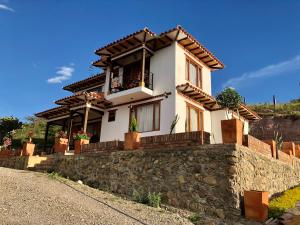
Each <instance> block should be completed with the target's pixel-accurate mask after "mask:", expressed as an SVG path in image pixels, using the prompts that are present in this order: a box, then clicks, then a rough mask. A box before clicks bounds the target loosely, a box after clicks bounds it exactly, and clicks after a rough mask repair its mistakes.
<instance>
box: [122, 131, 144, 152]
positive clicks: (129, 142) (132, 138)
mask: <svg viewBox="0 0 300 225" xmlns="http://www.w3.org/2000/svg"><path fill="white" fill-rule="evenodd" d="M140 139H141V134H140V133H139V132H129V133H125V142H124V149H125V150H133V149H137V148H138V147H139V146H140Z"/></svg>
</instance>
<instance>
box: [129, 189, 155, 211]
mask: <svg viewBox="0 0 300 225" xmlns="http://www.w3.org/2000/svg"><path fill="white" fill-rule="evenodd" d="M132 197H133V200H134V201H135V202H138V203H141V204H145V205H149V206H151V207H154V208H159V207H160V204H161V193H156V192H148V194H141V193H139V192H138V191H136V190H134V191H133V194H132Z"/></svg>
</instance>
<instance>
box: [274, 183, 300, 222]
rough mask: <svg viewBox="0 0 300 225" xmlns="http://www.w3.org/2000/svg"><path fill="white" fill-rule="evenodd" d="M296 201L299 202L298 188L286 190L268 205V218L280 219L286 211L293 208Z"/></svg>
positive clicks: (299, 190) (299, 192) (299, 188)
mask: <svg viewBox="0 0 300 225" xmlns="http://www.w3.org/2000/svg"><path fill="white" fill-rule="evenodd" d="M298 201H300V186H298V187H295V188H292V189H290V190H287V191H285V192H283V194H282V195H280V196H279V197H276V198H274V199H272V200H271V201H270V203H269V217H270V218H271V217H273V218H278V217H280V216H281V215H282V214H283V213H284V212H286V211H287V210H288V209H292V208H294V207H295V206H296V203H297V202H298Z"/></svg>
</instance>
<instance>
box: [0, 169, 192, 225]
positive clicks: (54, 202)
mask: <svg viewBox="0 0 300 225" xmlns="http://www.w3.org/2000/svg"><path fill="white" fill-rule="evenodd" d="M0 224H1V225H8V224H9V225H16V224H20V225H24V224H30V225H35V224H39V225H40V224H43V225H44V224H45V225H46V224H63V225H68V224H71V225H76V224H104V225H109V224H115V225H117V224H122V225H127V224H164V225H165V224H172V225H173V224H191V223H190V222H189V221H188V220H187V219H184V218H182V217H180V216H179V215H177V214H173V213H170V212H167V211H165V210H162V209H155V208H151V207H148V206H145V205H142V204H137V203H134V202H131V201H126V200H123V199H121V198H119V197H116V196H114V195H112V194H109V193H106V192H102V191H99V190H96V189H92V188H90V187H88V186H85V185H81V184H77V183H75V182H72V181H67V180H66V181H63V182H62V181H59V180H56V179H51V178H50V177H49V176H48V175H47V174H42V173H36V172H29V171H23V170H12V169H7V168H2V167H0Z"/></svg>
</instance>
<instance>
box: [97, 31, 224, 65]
mask: <svg viewBox="0 0 300 225" xmlns="http://www.w3.org/2000/svg"><path fill="white" fill-rule="evenodd" d="M141 33H144V36H143V37H144V39H145V38H146V37H147V35H149V36H150V37H148V39H147V38H146V40H145V41H141V40H140V39H138V38H136V37H139V36H137V35H140V34H141ZM139 38H141V37H139ZM174 41H177V42H178V43H179V44H180V45H181V46H183V47H184V48H185V49H186V50H187V51H189V52H191V53H192V54H194V55H195V57H196V58H198V59H199V60H201V61H202V62H204V63H205V64H206V65H207V66H208V67H210V68H211V69H222V68H224V65H223V63H222V62H221V61H220V60H219V59H217V57H216V56H214V55H213V54H212V53H211V52H210V51H209V50H208V49H207V48H205V47H204V46H203V45H202V44H201V43H200V42H199V41H197V40H196V38H194V37H193V36H192V35H191V34H190V33H188V32H187V31H186V30H185V29H183V28H182V27H181V26H177V27H175V28H173V29H170V30H168V31H165V32H162V33H161V34H159V35H156V34H155V33H154V32H152V31H150V30H149V29H147V28H145V29H143V30H139V31H137V32H135V33H132V34H130V35H127V36H126V37H124V38H121V39H119V40H117V41H114V42H112V43H110V44H108V45H106V46H104V47H102V48H99V49H98V50H96V51H95V52H96V54H98V55H99V56H101V58H100V59H99V60H96V61H94V62H93V63H92V65H94V66H96V67H106V66H107V63H106V61H107V60H108V59H109V57H116V56H117V55H120V54H122V53H125V52H128V51H130V50H132V49H134V48H137V47H139V46H141V44H142V43H144V42H145V44H146V46H147V47H148V48H150V49H152V50H153V51H157V50H159V49H161V48H164V47H167V46H169V45H170V44H171V43H172V42H174Z"/></svg>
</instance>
